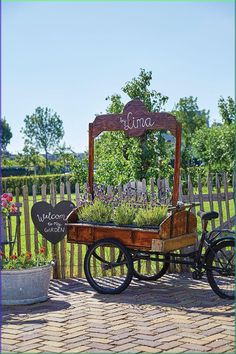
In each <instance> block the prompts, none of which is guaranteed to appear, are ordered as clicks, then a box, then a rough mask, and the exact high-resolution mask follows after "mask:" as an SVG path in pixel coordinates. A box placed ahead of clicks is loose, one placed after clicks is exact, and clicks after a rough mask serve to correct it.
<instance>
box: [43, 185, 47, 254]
mask: <svg viewBox="0 0 236 354" xmlns="http://www.w3.org/2000/svg"><path fill="white" fill-rule="evenodd" d="M41 198H42V201H44V202H47V185H46V184H42V185H41ZM42 240H43V246H44V247H45V255H46V256H47V255H48V242H47V240H46V238H44V237H43V236H42Z"/></svg>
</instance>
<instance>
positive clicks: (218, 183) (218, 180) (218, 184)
mask: <svg viewBox="0 0 236 354" xmlns="http://www.w3.org/2000/svg"><path fill="white" fill-rule="evenodd" d="M216 190H217V195H218V201H217V202H218V210H219V218H220V226H221V225H222V224H223V208H222V200H221V190H220V179H219V175H218V173H216Z"/></svg>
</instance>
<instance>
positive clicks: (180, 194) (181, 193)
mask: <svg viewBox="0 0 236 354" xmlns="http://www.w3.org/2000/svg"><path fill="white" fill-rule="evenodd" d="M179 201H180V202H183V187H182V180H181V176H179Z"/></svg>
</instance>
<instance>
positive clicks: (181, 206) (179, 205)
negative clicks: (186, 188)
mask: <svg viewBox="0 0 236 354" xmlns="http://www.w3.org/2000/svg"><path fill="white" fill-rule="evenodd" d="M200 205H201V204H200V203H188V204H184V203H182V202H178V203H177V205H176V206H173V207H170V208H168V211H174V210H176V211H180V210H185V209H188V208H189V210H190V209H192V208H194V207H196V206H200Z"/></svg>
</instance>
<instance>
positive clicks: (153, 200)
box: [150, 178, 155, 203]
mask: <svg viewBox="0 0 236 354" xmlns="http://www.w3.org/2000/svg"><path fill="white" fill-rule="evenodd" d="M150 189H151V192H150V200H151V202H152V203H154V202H155V184H154V178H151V179H150Z"/></svg>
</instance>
